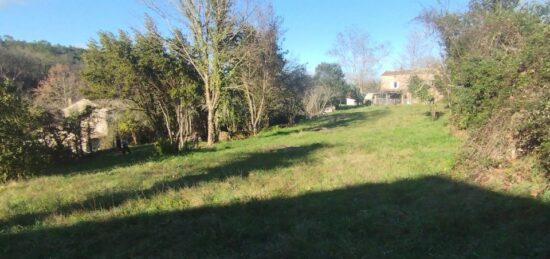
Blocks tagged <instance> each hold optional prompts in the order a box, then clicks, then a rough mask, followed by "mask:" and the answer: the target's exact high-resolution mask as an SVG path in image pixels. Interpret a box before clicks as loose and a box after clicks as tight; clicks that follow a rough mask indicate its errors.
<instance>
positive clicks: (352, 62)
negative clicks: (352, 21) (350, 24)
mask: <svg viewBox="0 0 550 259" xmlns="http://www.w3.org/2000/svg"><path fill="white" fill-rule="evenodd" d="M329 54H330V55H332V56H334V57H336V58H337V59H338V62H339V63H340V65H341V66H342V68H343V69H344V71H345V72H346V75H347V77H348V80H349V81H351V83H352V84H353V85H354V86H355V87H356V88H358V89H359V90H360V91H361V92H362V93H365V92H367V91H368V88H369V81H371V80H372V79H373V78H374V77H375V74H376V72H377V71H378V69H379V68H380V63H381V61H382V60H383V59H384V58H385V57H387V56H388V54H389V45H388V44H379V43H377V42H375V41H373V40H372V39H371V37H370V35H369V34H368V33H367V32H365V31H362V30H359V29H357V28H355V29H348V30H347V31H345V32H341V33H338V35H337V38H336V42H335V43H334V45H333V47H332V49H331V50H330V51H329Z"/></svg>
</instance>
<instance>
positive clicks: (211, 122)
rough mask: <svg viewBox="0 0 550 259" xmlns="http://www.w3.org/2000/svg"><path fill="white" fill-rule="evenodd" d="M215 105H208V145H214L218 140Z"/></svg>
mask: <svg viewBox="0 0 550 259" xmlns="http://www.w3.org/2000/svg"><path fill="white" fill-rule="evenodd" d="M214 112H215V111H214V106H213V105H212V104H209V105H208V121H207V122H208V137H207V145H208V146H212V145H214V142H215V141H216V122H215V117H216V116H215V113H214Z"/></svg>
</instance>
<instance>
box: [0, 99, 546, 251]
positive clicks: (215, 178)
mask: <svg viewBox="0 0 550 259" xmlns="http://www.w3.org/2000/svg"><path fill="white" fill-rule="evenodd" d="M425 109H426V108H425V107H422V106H402V107H391V108H388V107H374V108H359V109H351V110H347V111H342V112H338V113H336V114H332V115H329V116H325V117H322V118H319V119H316V120H312V121H309V122H306V123H304V124H300V125H298V126H296V127H292V128H282V129H273V130H271V131H268V132H264V133H262V134H261V135H260V136H258V137H255V138H250V139H247V140H242V141H233V142H226V143H221V144H218V145H217V146H215V148H212V149H202V150H200V151H197V152H194V153H192V154H187V155H182V156H174V157H163V158H154V157H151V158H149V154H150V152H151V150H150V149H151V147H148V146H143V147H138V148H135V149H134V152H133V154H132V155H130V156H128V157H123V156H121V155H117V154H111V153H105V154H101V155H99V156H98V157H97V158H94V159H93V160H91V161H88V162H86V163H85V164H81V165H76V166H72V167H66V168H58V169H56V170H54V172H53V173H52V175H51V176H47V177H40V178H35V179H32V180H29V181H26V182H17V183H11V184H8V185H5V186H1V187H0V220H1V222H2V228H1V232H0V247H1V248H0V249H1V252H2V253H3V254H4V255H7V256H8V257H11V256H14V257H15V256H17V257H79V256H81V255H88V256H92V255H93V256H105V257H113V256H114V257H158V256H164V257H175V256H185V257H201V258H204V257H211V256H215V257H220V256H223V257H243V256H244V257H288V256H294V257H305V256H307V257H364V256H367V257H369V256H370V257H398V258H402V257H417V258H418V257H426V256H429V257H463V256H465V257H474V256H475V257H502V256H504V257H541V258H542V257H545V256H549V255H550V247H548V244H549V243H550V235H549V234H548V233H550V232H548V231H546V230H548V229H545V227H544V226H550V220H549V219H550V206H549V203H548V201H542V200H535V199H529V198H524V197H519V196H511V195H507V194H505V193H498V192H494V191H490V190H486V189H483V188H481V187H476V186H473V185H470V184H467V183H465V182H463V181H460V180H457V179H453V178H454V177H451V174H450V173H449V171H450V168H451V167H452V166H453V164H454V158H455V156H456V155H457V152H458V149H459V146H460V144H461V143H460V141H459V140H458V139H455V138H454V137H452V136H451V135H450V134H449V133H448V130H447V129H446V126H445V125H446V119H445V118H442V119H440V120H438V121H436V122H432V121H431V120H429V118H427V117H425V116H424V115H423V112H424V110H425ZM541 226H542V227H541Z"/></svg>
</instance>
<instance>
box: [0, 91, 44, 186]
mask: <svg viewBox="0 0 550 259" xmlns="http://www.w3.org/2000/svg"><path fill="white" fill-rule="evenodd" d="M46 151H47V150H46V149H45V146H44V145H42V144H41V143H39V141H38V137H37V136H36V125H35V120H34V119H33V116H32V115H31V113H30V112H29V110H28V106H27V103H26V102H25V100H23V98H21V96H20V94H18V92H17V90H16V89H15V87H13V86H12V85H11V84H10V83H9V82H0V181H6V180H10V179H19V178H24V177H27V176H30V175H32V174H33V173H36V172H38V171H40V169H42V168H43V166H44V165H45V164H46V162H48V160H49V159H48V152H46Z"/></svg>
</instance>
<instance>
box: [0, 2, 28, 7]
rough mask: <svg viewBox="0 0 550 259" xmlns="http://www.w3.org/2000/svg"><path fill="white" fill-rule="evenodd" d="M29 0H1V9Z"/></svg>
mask: <svg viewBox="0 0 550 259" xmlns="http://www.w3.org/2000/svg"><path fill="white" fill-rule="evenodd" d="M24 2H27V0H0V9H3V8H6V7H8V6H10V5H15V4H22V3H24Z"/></svg>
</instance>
